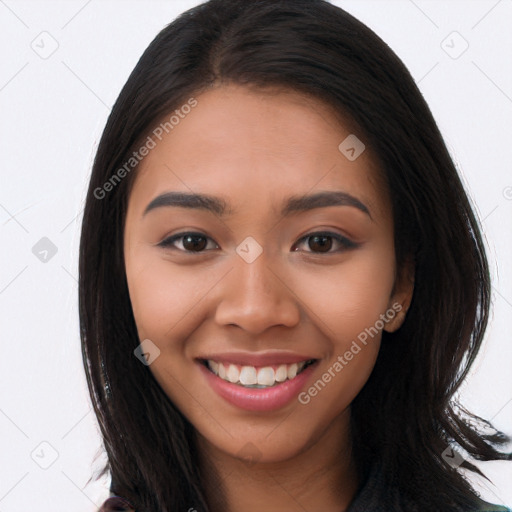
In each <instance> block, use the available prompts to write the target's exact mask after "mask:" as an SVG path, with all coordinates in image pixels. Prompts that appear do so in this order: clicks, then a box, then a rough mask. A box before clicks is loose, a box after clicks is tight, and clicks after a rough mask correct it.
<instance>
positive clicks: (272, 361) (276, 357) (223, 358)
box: [197, 350, 317, 366]
mask: <svg viewBox="0 0 512 512" xmlns="http://www.w3.org/2000/svg"><path fill="white" fill-rule="evenodd" d="M197 359H201V360H207V359H211V360H213V361H216V362H219V363H231V364H238V365H241V366H267V365H268V366H270V365H276V364H292V363H300V362H301V361H309V360H310V359H317V358H315V357H311V356H307V355H303V354H297V353H296V352H287V351H278V350H274V351H268V352H222V353H218V354H207V355H204V356H201V357H198V358H197Z"/></svg>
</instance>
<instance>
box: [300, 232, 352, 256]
mask: <svg viewBox="0 0 512 512" xmlns="http://www.w3.org/2000/svg"><path fill="white" fill-rule="evenodd" d="M333 239H334V240H335V242H336V243H337V244H338V245H340V246H341V249H338V250H337V251H336V250H335V251H331V248H332V246H333ZM306 240H308V243H307V246H308V248H309V249H310V250H309V251H305V252H312V253H316V254H322V253H325V254H332V253H338V252H342V251H344V250H347V249H353V248H355V247H358V246H359V244H357V243H355V242H352V240H349V239H348V238H346V237H344V236H342V235H339V234H337V233H331V232H325V233H311V234H309V235H307V236H305V237H302V238H301V239H300V240H299V244H298V245H300V244H301V243H304V241H306ZM294 250H295V251H296V250H297V249H294Z"/></svg>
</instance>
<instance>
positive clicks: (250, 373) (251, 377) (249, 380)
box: [231, 366, 259, 386]
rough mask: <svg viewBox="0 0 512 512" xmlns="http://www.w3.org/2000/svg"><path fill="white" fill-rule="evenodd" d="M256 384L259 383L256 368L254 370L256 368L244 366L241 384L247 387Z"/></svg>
mask: <svg viewBox="0 0 512 512" xmlns="http://www.w3.org/2000/svg"><path fill="white" fill-rule="evenodd" d="M231 382H233V381H231ZM256 383H258V377H257V374H256V368H254V366H242V370H241V371H240V384H243V385H244V386H246V385H250V384H256ZM258 384H259V383H258Z"/></svg>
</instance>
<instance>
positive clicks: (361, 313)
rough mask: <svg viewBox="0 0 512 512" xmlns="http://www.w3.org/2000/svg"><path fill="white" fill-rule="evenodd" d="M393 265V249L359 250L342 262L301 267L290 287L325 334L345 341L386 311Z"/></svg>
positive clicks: (391, 282) (371, 324)
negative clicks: (316, 267) (306, 268)
mask: <svg viewBox="0 0 512 512" xmlns="http://www.w3.org/2000/svg"><path fill="white" fill-rule="evenodd" d="M394 268H395V266H394V253H393V251H392V250H386V248H384V247H383V248H382V250H379V251H376V250H375V249H372V248H367V249H364V250H362V249H360V250H358V251H355V252H354V253H352V254H351V255H350V258H349V259H347V260H346V261H345V262H343V263H342V264H338V265H325V266H323V267H321V268H320V269H316V270H315V271H314V272H308V271H307V270H305V271H304V270H303V271H302V272H301V273H300V276H295V279H294V280H295V283H294V285H293V290H294V291H295V292H296V294H297V296H298V297H299V298H300V299H301V302H303V303H304V304H305V305H306V306H307V309H308V310H309V311H311V312H313V313H314V315H313V319H314V321H315V322H316V323H317V325H318V327H320V328H321V329H322V327H323V329H322V330H323V331H324V334H325V335H326V337H328V338H330V339H331V340H339V341H338V342H337V343H345V342H347V341H350V340H349V338H350V339H353V338H354V337H357V335H358V334H359V333H360V332H361V331H363V330H364V329H365V328H367V327H370V326H373V325H374V324H375V322H376V321H377V320H378V319H379V315H381V314H382V313H385V311H386V309H387V308H388V305H389V300H390V294H391V290H392V287H393V281H394Z"/></svg>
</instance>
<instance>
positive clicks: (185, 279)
mask: <svg viewBox="0 0 512 512" xmlns="http://www.w3.org/2000/svg"><path fill="white" fill-rule="evenodd" d="M148 252H149V251H144V250H142V249H141V250H139V251H137V252H133V253H132V254H129V255H127V257H126V276H127V281H128V289H129V293H130V300H131V304H132V309H133V315H134V318H135V322H136V324H137V329H138V332H139V337H140V339H145V338H149V339H151V340H152V341H154V342H155V343H157V344H159V343H164V342H165V340H166V338H167V337H168V336H170V335H171V334H172V332H173V328H174V326H175V325H176V324H178V322H179V321H180V319H182V318H184V317H185V316H187V315H189V314H190V313H191V312H192V311H194V309H195V308H196V306H197V304H198V303H199V302H200V300H201V297H202V296H203V295H204V289H205V286H207V284H208V279H207V276H206V275H205V273H204V272H198V270H197V267H196V268H195V270H194V267H192V266H188V267H185V266H178V265H174V264H171V263H170V262H168V261H166V260H165V259H163V258H162V257H155V256H154V255H153V254H148ZM153 252H154V249H153Z"/></svg>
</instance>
